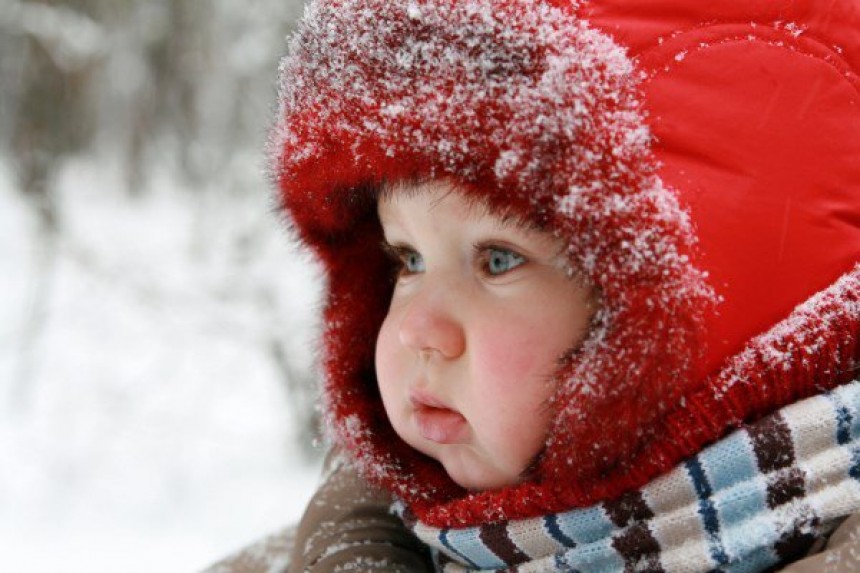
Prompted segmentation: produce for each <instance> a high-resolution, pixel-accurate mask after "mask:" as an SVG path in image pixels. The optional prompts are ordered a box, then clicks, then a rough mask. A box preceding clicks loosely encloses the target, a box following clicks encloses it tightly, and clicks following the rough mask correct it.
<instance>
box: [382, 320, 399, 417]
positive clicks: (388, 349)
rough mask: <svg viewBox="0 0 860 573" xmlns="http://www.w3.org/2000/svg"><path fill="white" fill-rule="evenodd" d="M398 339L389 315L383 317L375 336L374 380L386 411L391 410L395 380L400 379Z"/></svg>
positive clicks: (394, 393)
mask: <svg viewBox="0 0 860 573" xmlns="http://www.w3.org/2000/svg"><path fill="white" fill-rule="evenodd" d="M399 347H400V345H399V340H398V336H397V329H396V328H394V327H393V322H392V321H391V320H390V319H389V317H386V318H385V321H384V322H383V323H382V326H381V327H380V329H379V335H378V336H377V337H376V354H375V367H376V380H377V384H378V385H379V392H380V394H381V395H382V401H383V405H384V406H385V409H386V410H387V411H389V412H390V411H392V408H393V407H394V406H395V404H394V402H395V400H396V398H397V392H396V390H397V388H398V383H397V381H398V380H400V379H402V375H403V373H402V365H401V363H400V360H399V355H398V349H399Z"/></svg>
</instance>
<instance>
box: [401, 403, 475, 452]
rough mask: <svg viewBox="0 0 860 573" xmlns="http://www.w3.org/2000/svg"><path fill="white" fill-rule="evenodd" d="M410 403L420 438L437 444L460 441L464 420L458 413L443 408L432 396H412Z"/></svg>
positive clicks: (463, 430)
mask: <svg viewBox="0 0 860 573" xmlns="http://www.w3.org/2000/svg"><path fill="white" fill-rule="evenodd" d="M411 402H412V408H413V410H412V412H413V416H414V418H415V425H416V426H418V433H419V434H420V435H421V437H422V438H424V439H425V440H430V441H431V442H436V443H438V444H453V443H458V442H460V441H462V439H463V437H464V435H465V430H466V418H464V417H463V415H462V414H461V413H460V412H457V411H456V410H452V409H451V408H448V407H446V406H444V405H443V404H441V403H440V402H439V401H438V400H436V399H435V398H434V397H432V396H424V395H417V394H413V395H412V396H411Z"/></svg>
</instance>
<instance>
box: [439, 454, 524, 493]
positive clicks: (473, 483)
mask: <svg viewBox="0 0 860 573" xmlns="http://www.w3.org/2000/svg"><path fill="white" fill-rule="evenodd" d="M442 466H443V467H444V468H445V471H446V472H447V473H448V476H449V477H450V478H451V479H452V480H453V481H454V483H456V484H457V485H459V486H460V487H462V488H465V489H468V490H471V491H484V490H490V489H501V488H503V487H506V486H509V485H514V484H517V483H519V482H520V481H521V477H520V475H519V474H515V475H507V474H504V473H501V472H499V470H497V469H495V468H483V467H474V466H473V465H468V464H467V467H464V464H463V463H462V462H461V461H460V460H457V461H456V462H454V463H451V462H449V463H445V462H444V461H443V462H442Z"/></svg>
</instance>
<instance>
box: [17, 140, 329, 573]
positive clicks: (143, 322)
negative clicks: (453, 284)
mask: <svg viewBox="0 0 860 573" xmlns="http://www.w3.org/2000/svg"><path fill="white" fill-rule="evenodd" d="M257 159H259V158H257ZM110 166H111V162H110V158H90V159H87V160H77V161H73V162H71V163H69V164H68V165H66V167H65V168H64V169H63V170H62V171H61V173H60V175H59V179H58V181H57V189H58V197H57V200H58V205H59V209H60V214H61V216H60V232H59V234H58V238H57V240H56V243H55V248H52V247H51V244H50V243H48V242H46V241H45V240H44V235H43V234H40V232H39V228H38V225H37V221H36V220H35V218H34V216H33V209H31V208H30V206H29V205H27V204H26V203H25V202H24V199H23V194H22V193H20V192H19V190H18V189H16V188H15V187H14V184H13V179H12V176H11V172H10V171H11V170H10V169H9V166H8V165H6V164H4V163H3V159H2V157H0V508H2V510H0V547H2V548H3V549H2V552H0V571H21V572H42V571H44V572H49V571H65V572H78V571H81V572H83V571H86V572H88V573H97V572H99V571H112V572H113V571H123V572H124V573H135V572H140V573H144V572H146V573H151V572H153V571H158V572H160V573H162V572H168V573H169V572H172V571H175V572H188V571H195V570H200V569H203V568H204V567H205V566H207V565H209V564H211V563H212V562H213V561H215V560H217V559H218V558H220V557H222V556H225V555H227V554H229V553H231V552H232V551H234V550H235V549H237V548H239V547H241V546H243V545H244V544H247V543H249V542H251V541H253V540H255V539H258V538H259V537H261V536H262V535H264V534H266V533H269V532H272V531H274V530H276V529H279V528H281V527H283V526H284V525H287V524H290V523H292V522H294V521H295V520H297V518H298V517H299V516H300V514H301V512H302V511H303V509H304V505H305V503H306V500H307V499H308V498H309V496H310V494H311V492H312V490H313V488H314V487H315V485H316V482H317V479H318V474H319V467H318V462H317V461H314V460H313V459H309V458H312V457H313V456H308V455H306V453H304V452H303V449H302V448H301V447H300V444H299V443H298V440H297V431H298V428H297V426H298V424H296V423H294V422H295V420H294V418H296V414H295V412H296V411H297V409H296V404H295V402H296V401H297V400H298V398H297V397H296V396H295V395H294V394H291V393H290V391H289V390H288V388H287V384H286V383H285V380H284V379H285V372H284V371H283V368H282V363H279V362H278V360H277V359H276V357H275V356H274V355H273V354H274V353H273V352H272V348H280V349H281V350H283V352H284V356H286V358H287V360H288V362H289V366H290V372H292V373H294V374H297V375H299V377H300V378H302V379H309V378H310V374H309V372H310V365H311V361H312V345H313V338H314V332H315V330H316V326H315V321H314V318H313V317H314V315H315V314H316V307H317V306H318V302H317V296H318V294H317V291H318V288H317V279H316V277H315V273H314V271H313V269H311V268H310V267H309V265H308V264H307V262H306V261H305V260H304V259H303V258H302V257H301V256H300V255H299V254H298V253H296V252H295V251H293V250H292V249H291V248H290V247H289V245H288V240H287V238H286V237H285V234H284V233H283V232H282V231H281V230H280V229H279V228H278V223H277V217H276V216H275V215H274V214H272V213H270V207H269V205H270V204H269V200H268V190H267V185H266V182H265V180H264V178H263V176H262V175H260V176H259V178H258V180H257V181H256V183H255V184H254V185H252V186H251V187H250V188H247V187H246V188H245V189H244V192H243V193H241V194H239V193H235V192H234V193H233V194H230V193H227V192H225V191H224V188H229V186H228V185H223V186H221V187H218V186H216V185H214V184H213V185H212V188H210V189H195V190H191V189H185V188H182V184H181V183H180V182H177V181H176V180H174V179H172V178H171V177H170V176H168V175H167V174H165V173H163V174H157V173H156V174H153V177H154V178H153V179H152V181H151V187H152V189H153V191H152V192H151V193H149V194H144V195H142V196H140V197H137V198H132V197H129V196H128V195H127V194H126V193H123V192H118V191H117V190H116V186H117V185H119V184H121V183H120V179H119V178H118V177H114V176H112V175H111V173H112V170H111V168H110ZM248 169H256V166H251V167H249V168H248ZM221 183H223V182H221ZM51 253H53V254H51ZM299 389H300V390H301V387H300V388H299ZM303 396H304V395H303ZM304 400H305V401H306V400H307V397H306V396H305V397H304ZM302 403H304V402H302ZM304 408H305V409H306V406H304Z"/></svg>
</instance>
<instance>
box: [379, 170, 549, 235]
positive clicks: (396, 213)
mask: <svg viewBox="0 0 860 573" xmlns="http://www.w3.org/2000/svg"><path fill="white" fill-rule="evenodd" d="M377 209H378V212H379V218H380V221H381V222H382V224H383V225H386V224H393V223H397V222H408V221H409V220H411V219H413V218H417V217H419V216H429V217H433V216H434V215H442V214H444V215H445V216H447V217H452V216H453V217H454V218H456V219H458V220H460V221H462V222H465V223H469V222H472V223H481V224H486V225H490V226H497V227H505V228H517V229H520V230H523V231H546V229H544V228H543V227H541V226H540V225H538V224H537V223H535V222H533V221H529V220H527V219H524V218H523V217H521V216H518V215H515V214H514V213H513V212H511V211H509V210H503V209H498V208H491V207H490V205H489V204H488V203H487V202H485V201H483V200H482V199H481V198H478V197H475V196H472V195H470V194H469V193H468V191H467V190H466V189H464V188H463V187H460V186H458V185H457V184H456V183H454V182H452V181H448V180H442V179H434V180H428V181H418V182H399V183H396V184H391V185H386V186H384V187H383V188H382V190H381V191H380V193H379V199H378V207H377Z"/></svg>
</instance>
